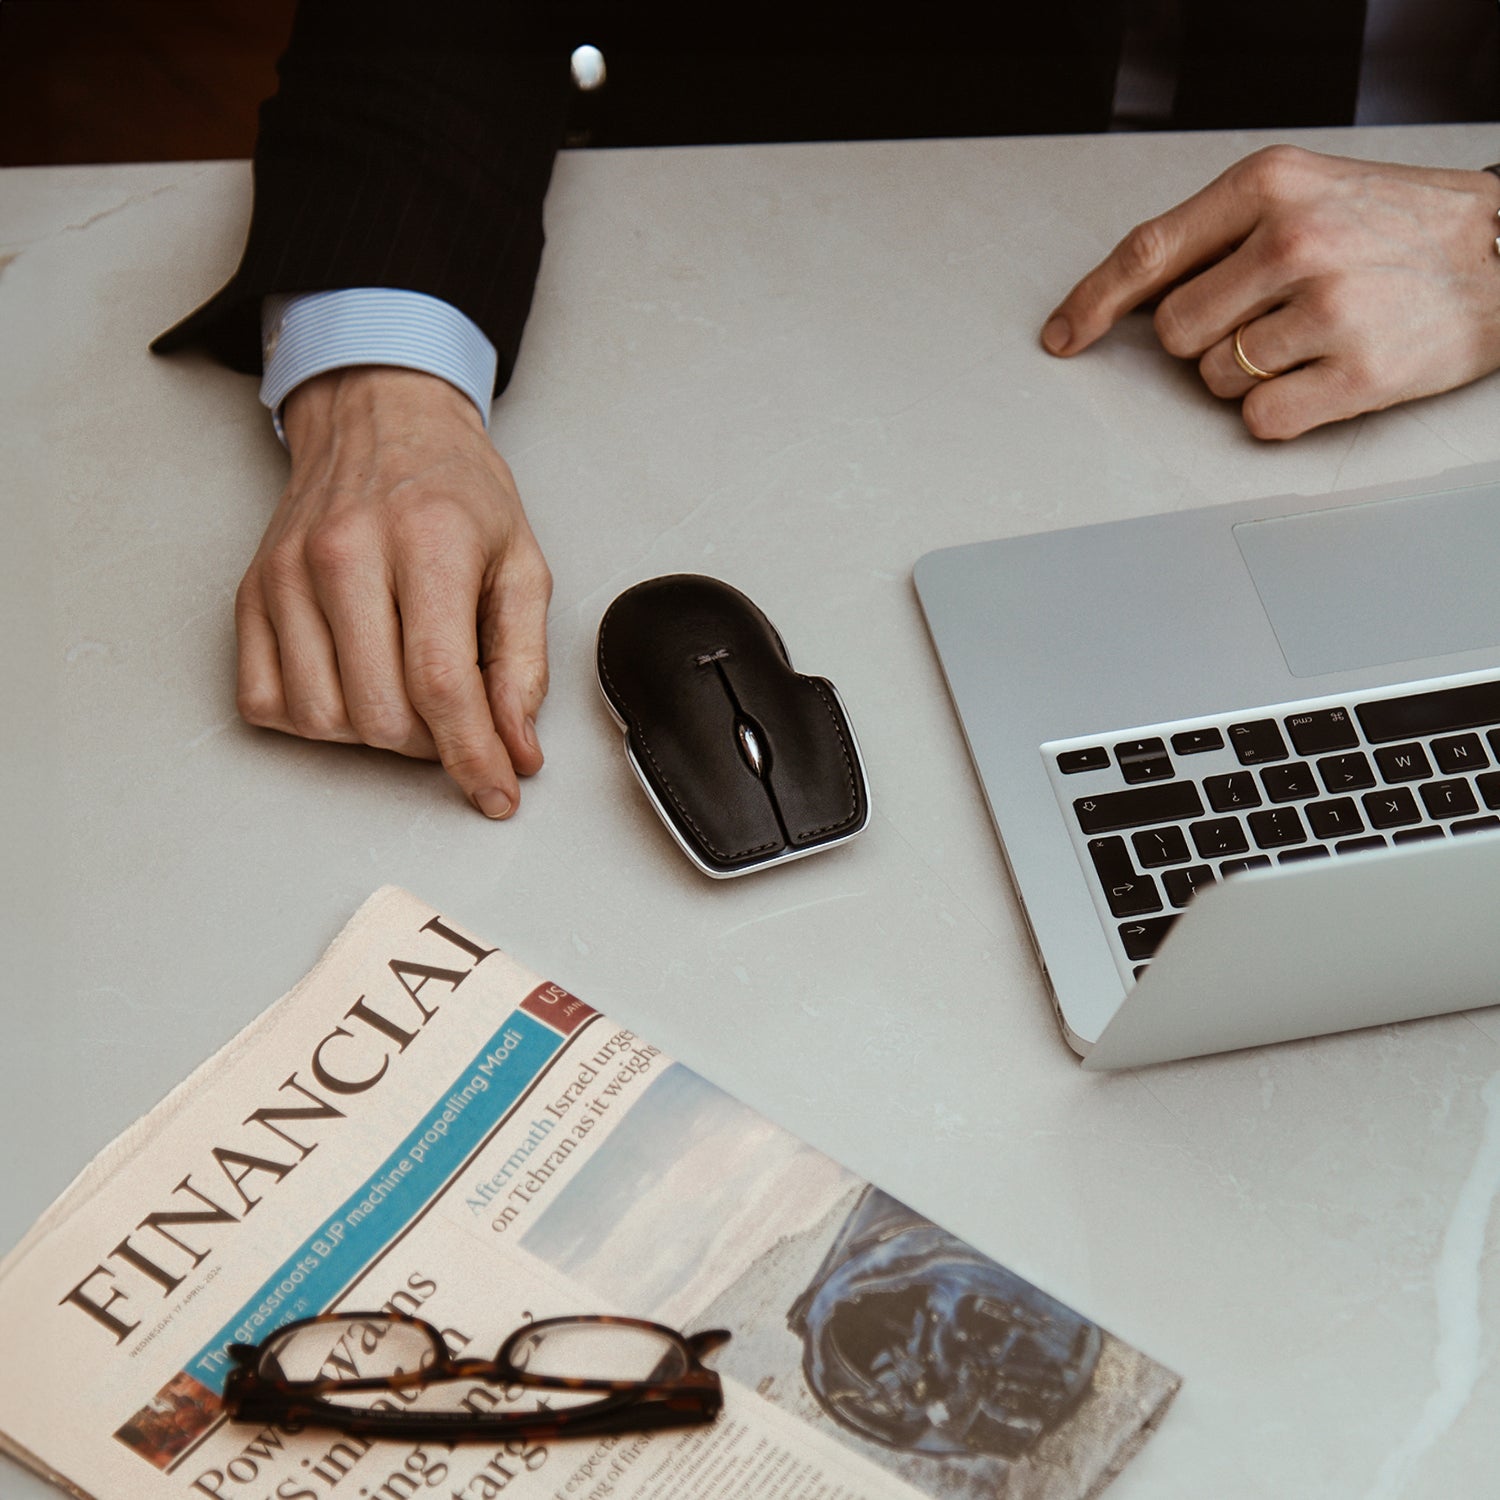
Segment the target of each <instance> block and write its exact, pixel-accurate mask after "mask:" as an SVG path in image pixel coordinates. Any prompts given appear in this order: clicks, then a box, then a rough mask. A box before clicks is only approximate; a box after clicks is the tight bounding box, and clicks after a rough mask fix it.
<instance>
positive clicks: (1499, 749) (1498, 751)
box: [1485, 729, 1500, 760]
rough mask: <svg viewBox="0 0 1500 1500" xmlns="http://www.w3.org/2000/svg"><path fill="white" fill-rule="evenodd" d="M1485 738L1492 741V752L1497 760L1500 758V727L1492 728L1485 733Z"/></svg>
mask: <svg viewBox="0 0 1500 1500" xmlns="http://www.w3.org/2000/svg"><path fill="white" fill-rule="evenodd" d="M1485 739H1487V740H1488V741H1489V742H1490V754H1491V755H1493V756H1494V757H1495V759H1496V760H1500V729H1492V730H1490V732H1489V733H1488V734H1487V735H1485Z"/></svg>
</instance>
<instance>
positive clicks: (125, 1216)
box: [0, 888, 1178, 1500]
mask: <svg viewBox="0 0 1500 1500" xmlns="http://www.w3.org/2000/svg"><path fill="white" fill-rule="evenodd" d="M379 1308H396V1309H399V1310H401V1311H404V1312H407V1313H413V1314H416V1315H417V1316H420V1317H422V1318H424V1319H426V1320H428V1321H429V1322H431V1323H433V1324H434V1325H435V1326H436V1327H437V1328H439V1329H441V1330H442V1336H443V1339H444V1341H445V1342H446V1343H447V1344H448V1346H449V1348H450V1350H452V1351H453V1352H454V1353H459V1352H463V1353H465V1354H470V1355H483V1356H485V1357H488V1356H491V1355H493V1354H494V1353H495V1351H496V1349H497V1348H498V1347H499V1345H500V1343H501V1341H502V1340H503V1339H504V1338H505V1336H506V1335H507V1334H508V1333H509V1332H510V1331H511V1330H513V1329H515V1328H517V1327H519V1326H521V1325H522V1324H523V1323H525V1322H527V1321H529V1320H531V1319H533V1318H542V1317H549V1316H554V1315H564V1314H578V1313H615V1314H622V1315H628V1316H634V1317H644V1318H650V1319H653V1320H655V1321H657V1322H661V1323H665V1324H668V1325H670V1326H673V1327H677V1328H681V1329H682V1330H683V1331H685V1332H694V1331H697V1330H698V1329H702V1328H708V1327H722V1328H726V1329H729V1330H730V1331H731V1333H732V1335H733V1336H732V1339H731V1341H730V1342H729V1343H728V1344H727V1345H726V1346H724V1347H723V1348H722V1349H719V1350H717V1351H716V1352H715V1353H714V1354H712V1355H711V1356H710V1363H711V1364H712V1365H713V1366H714V1367H715V1368H716V1369H718V1370H719V1371H720V1373H721V1374H722V1376H723V1380H724V1388H725V1408H724V1411H723V1412H722V1413H721V1414H720V1415H719V1417H718V1418H717V1419H716V1420H715V1421H714V1423H713V1424H712V1425H711V1426H707V1427H701V1428H692V1429H685V1430H679V1431H656V1432H651V1433H645V1432H643V1433H640V1434H638V1435H634V1436H632V1435H629V1434H626V1435H621V1436H609V1437H603V1438H600V1437H585V1438H572V1439H566V1438H564V1439H549V1440H548V1441H545V1442H538V1441H514V1440H512V1441H509V1442H505V1443H495V1442H494V1441H493V1440H492V1439H491V1440H489V1441H487V1442H486V1443H474V1442H466V1443H456V1444H448V1443H434V1442H425V1443H416V1442H409V1441H407V1442H402V1441H397V1440H395V1439H387V1438H382V1439H378V1440H371V1439H364V1438H351V1437H347V1436H341V1435H340V1434H338V1433H335V1432H330V1431H322V1432H319V1431H316V1430H313V1429H311V1428H309V1429H307V1430H305V1431H301V1432H298V1431H295V1430H289V1429H284V1428H281V1427H278V1426H276V1425H265V1424H246V1423H242V1422H236V1421H231V1420H229V1419H228V1418H227V1417H226V1416H225V1414H224V1412H223V1411H222V1409H221V1404H220V1397H221V1395H222V1392H223V1388H224V1378H225V1374H226V1369H227V1366H228V1360H227V1357H226V1355H225V1352H224V1350H225V1346H226V1345H227V1344H228V1343H230V1342H245V1343H255V1342H258V1341H260V1340H261V1339H263V1338H264V1337H266V1336H267V1335H268V1334H270V1333H271V1332H272V1331H273V1330H275V1329H277V1328H279V1327H280V1326H282V1325H284V1324H285V1323H287V1322H289V1321H291V1320H293V1319H296V1318H302V1317H307V1316H310V1315H312V1314H314V1313H321V1312H325V1311H336V1310H347V1311H368V1310H373V1309H379ZM997 1330H1001V1336H997V1333H996V1331H997ZM0 1331H3V1335H4V1339H5V1344H6V1348H7V1350H8V1351H9V1355H8V1357H9V1358H10V1359H11V1360H13V1361H15V1364H14V1365H13V1367H12V1368H13V1370H16V1371H19V1372H21V1375H22V1378H20V1379H12V1380H8V1381H7V1382H5V1383H4V1384H3V1386H0V1447H3V1449H4V1451H6V1452H8V1453H9V1454H10V1455H11V1456H12V1457H14V1458H17V1459H19V1460H20V1461H21V1462H22V1463H24V1464H27V1465H28V1466H30V1467H31V1468H33V1469H36V1470H37V1471H38V1472H41V1473H43V1474H45V1475H47V1476H48V1477H49V1478H50V1479H52V1480H53V1481H54V1482H55V1483H57V1484H58V1485H60V1486H62V1487H63V1488H65V1489H67V1490H69V1491H70V1492H72V1493H73V1494H75V1495H80V1496H88V1497H95V1500H148V1497H149V1500H154V1497H157V1496H173V1497H178V1500H327V1497H335V1500H342V1497H344V1496H349V1497H354V1496H358V1497H360V1500H410V1497H412V1496H414V1495H426V1494H429V1493H431V1494H434V1495H436V1496H443V1497H447V1496H452V1497H455V1500H494V1497H496V1496H498V1495H500V1494H502V1492H503V1493H504V1495H505V1496H506V1497H507V1500H516V1497H519V1500H645V1497H650V1500H687V1497H699V1496H702V1497H716V1500H771V1497H779V1496H788V1497H791V1496H795V1497H807V1500H887V1497H890V1500H896V1497H905V1500H909V1497H912V1496H918V1495H928V1496H943V1497H955V1500H966V1497H971V1496H1009V1497H1026V1500H1042V1497H1046V1500H1063V1497H1066V1500H1077V1497H1080V1496H1088V1495H1093V1494H1096V1493H1098V1491H1099V1490H1101V1489H1102V1488H1103V1487H1104V1485H1106V1484H1107V1483H1108V1482H1109V1479H1110V1478H1111V1477H1112V1476H1113V1475H1114V1474H1115V1473H1116V1472H1118V1470H1119V1468H1120V1466H1121V1465H1122V1464H1123V1463H1124V1462H1125V1461H1126V1460H1127V1459H1128V1457H1129V1456H1130V1454H1131V1453H1132V1452H1133V1451H1134V1450H1135V1448H1136V1447H1137V1446H1138V1445H1139V1444H1140V1442H1142V1441H1143V1440H1144V1438H1145V1437H1146V1436H1147V1435H1148V1433H1149V1432H1150V1430H1151V1429H1152V1427H1153V1426H1154V1425H1155V1423H1156V1422H1157V1421H1159V1420H1160V1418H1161V1416H1162V1414H1163V1413H1164V1411H1165V1409H1166V1407H1167V1404H1168V1403H1169V1402H1170V1400H1171V1398H1172V1396H1173V1394H1174V1393H1175V1391H1176V1389H1177V1385H1178V1380H1177V1378H1176V1377H1175V1376H1174V1375H1172V1374H1171V1373H1170V1372H1169V1371H1167V1370H1165V1369H1163V1368H1162V1367H1160V1366H1159V1365H1157V1364H1155V1363H1154V1362H1152V1361H1151V1360H1149V1359H1147V1358H1146V1357H1145V1356H1144V1355H1142V1354H1140V1353H1138V1352H1137V1351H1136V1350H1134V1349H1132V1348H1130V1347H1129V1346H1128V1345H1126V1344H1124V1343H1123V1342H1122V1341H1120V1340H1118V1339H1116V1338H1114V1337H1112V1336H1111V1335H1110V1334H1108V1333H1106V1332H1104V1331H1103V1330H1102V1329H1100V1328H1099V1327H1097V1326H1096V1325H1095V1324H1093V1323H1091V1322H1089V1321H1088V1320H1087V1319H1085V1318H1082V1317H1080V1316H1079V1315H1078V1314H1076V1313H1074V1312H1072V1311H1070V1310H1069V1309H1068V1308H1066V1307H1064V1306H1062V1305H1061V1304H1060V1303H1057V1302H1055V1301H1053V1300H1052V1299H1051V1298H1049V1297H1047V1296H1046V1295H1045V1294H1043V1293H1041V1292H1039V1291H1038V1290H1037V1289H1036V1288H1035V1287H1032V1286H1030V1285H1029V1284H1027V1283H1026V1282H1024V1281H1022V1280H1021V1279H1020V1278H1018V1277H1016V1276H1013V1275H1011V1274H1010V1273H1009V1272H1007V1271H1005V1270H1004V1269H1003V1268H1002V1267H1000V1266H998V1265H996V1264H995V1263H994V1262H993V1261H990V1260H988V1259H986V1258H985V1257H984V1256H982V1255H980V1254H979V1253H978V1252H977V1251H975V1250H973V1249H972V1248H971V1247H969V1246H967V1245H965V1244H964V1243H963V1242H962V1241H959V1240H957V1239H956V1238H954V1237H953V1236H951V1235H949V1234H947V1233H946V1232H945V1231H943V1230H941V1229H940V1228H938V1227H937V1226H936V1225H934V1224H932V1223H931V1222H930V1221H928V1220H925V1219H923V1218H921V1217H920V1216H919V1215H917V1214H915V1213H912V1212H911V1211H910V1210H909V1209H906V1208H905V1207H903V1206H902V1205H901V1204H899V1203H897V1202H896V1201H895V1200H894V1199H891V1198H889V1197H887V1196H886V1195H884V1194H882V1193H880V1192H878V1191H877V1190H876V1189H874V1188H872V1187H871V1186H869V1185H868V1184H866V1183H864V1182H862V1181H860V1180H858V1179H857V1178H855V1177H853V1176H852V1175H851V1174H850V1173H848V1172H847V1171H845V1170H844V1169H842V1168H841V1167H839V1166H837V1165H836V1164H835V1163H834V1162H832V1161H830V1160H829V1159H828V1158H827V1157H825V1156H823V1155H821V1154H820V1153H818V1152H816V1151H814V1150H813V1149H811V1148H810V1147H809V1146H807V1145H805V1144H804V1143H803V1142H801V1141H799V1140H797V1139H795V1138H794V1137H792V1136H790V1135H789V1134H788V1133H787V1132H785V1131H783V1130H781V1129H779V1128H778V1127H776V1126H775V1125H772V1124H771V1123H770V1122H768V1121H767V1120H765V1119H763V1118H762V1117H760V1116H758V1115H756V1114H755V1113H754V1112H753V1111H751V1110H749V1109H747V1108H745V1107H744V1106H743V1105H741V1104H739V1103H738V1102H736V1101H735V1100H733V1099H731V1098H729V1097H728V1096H727V1095H725V1094H724V1093H722V1092H721V1091H719V1090H717V1089H715V1088H713V1087H712V1086H711V1085H709V1084H708V1083H706V1082H705V1081H704V1080H703V1079H701V1078H699V1077H698V1076H697V1075H696V1074H693V1073H692V1072H690V1071H689V1070H688V1069H686V1068H684V1067H682V1066H681V1065H680V1064H674V1063H673V1062H672V1061H671V1060H670V1059H668V1058H667V1057H665V1056H663V1055H662V1054H661V1053H660V1052H659V1051H658V1050H657V1049H656V1048H655V1047H653V1046H651V1045H650V1043H648V1042H646V1041H644V1040H643V1039H641V1038H640V1037H638V1036H635V1035H633V1034H632V1033H631V1032H630V1031H628V1030H626V1029H625V1028H623V1027H621V1026H618V1025H615V1024H614V1023H612V1022H611V1021H610V1020H608V1019H607V1018H606V1017H605V1016H603V1015H601V1014H600V1013H599V1012H597V1011H595V1010H593V1009H591V1008H590V1007H589V1006H588V1005H586V1004H584V1003H583V1001H581V1000H579V999H577V998H575V997H574V996H573V995H571V994H569V993H567V992H566V991H565V990H563V989H561V988H560V987H559V986H557V985H555V984H549V983H546V982H545V981H543V980H540V979H538V978H537V977H536V976H535V975H533V974H531V973H529V972H527V971H526V970H525V969H524V968H522V967H521V966H520V965H519V964H517V963H515V962H514V961H513V960H512V959H510V958H509V957H507V956H506V955H505V954H504V953H503V952H501V951H499V950H498V949H496V948H495V947H493V946H492V945H490V944H489V943H487V942H484V941H481V940H480V939H478V938H476V937H474V936H472V935H471V934H469V933H468V932H466V931H464V930H462V929H461V928H460V927H459V926H458V925H457V924H456V923H454V922H453V921H451V920H449V919H448V918H447V917H445V916H444V915H442V914H440V913H438V912H436V911H434V910H433V909H432V908H430V907H428V906H426V905H424V904H423V903H422V902H420V901H419V900H417V899H416V898H415V897H413V896H411V895H409V894H407V893H406V892H404V891H400V890H397V889H394V888H386V889H384V890H382V891H379V892H377V893H376V895H375V896H373V897H372V898H371V899H370V900H369V901H368V902H366V903H365V905H364V906H363V907H362V908H361V909H360V911H359V912H358V913H357V914H356V915H355V917H354V918H353V919H352V920H351V921H350V923H349V924H348V926H347V927H346V928H345V929H344V931H343V932H342V933H341V934H340V935H339V937H338V938H337V939H336V940H335V941H334V943H333V944H332V945H331V947H330V948H329V950H328V952H327V953H326V954H325V955H324V956H323V958H322V959H321V961H320V962H319V963H318V964H317V966H316V967H315V968H314V969H313V971H312V972H311V973H310V974H309V975H308V976H307V977H306V978H305V979H304V980H303V981H302V982H301V983H300V984H299V985H298V986H297V987H296V988H295V989H293V990H292V991H291V993H290V994H288V995H287V996H285V997H284V998H283V999H282V1000H281V1001H279V1002H278V1003H277V1004H276V1005H274V1006H272V1007H271V1008H270V1009H269V1010H268V1011H266V1012H265V1014H264V1015H262V1016H261V1017H260V1019H259V1020H258V1021H256V1022H255V1023H253V1024H252V1025H251V1026H250V1027H248V1028H247V1029H246V1030H245V1031H244V1032H242V1033H241V1034H240V1035H239V1036H238V1037H236V1038H235V1039H234V1040H233V1041H232V1042H231V1043H230V1044H229V1045H228V1046H227V1047H225V1048H224V1049H223V1050H222V1051H220V1052H219V1053H218V1055H216V1056H215V1057H213V1058H212V1059H210V1061H208V1062H207V1063H205V1064H204V1065H203V1066H202V1067H201V1068H199V1069H198V1070H197V1072H195V1073H194V1074H193V1075H192V1077H190V1078H189V1079H188V1080H187V1081H186V1082H185V1083H183V1084H182V1085H180V1086H179V1087H178V1088H177V1089H176V1090H174V1091H173V1093H171V1094H170V1095H169V1096H168V1097H167V1098H166V1099H165V1100H164V1101H163V1102H162V1103H161V1104H159V1105H158V1106H157V1107H156V1108H155V1109H154V1110H153V1111H152V1112H151V1113H150V1114H149V1115H147V1116H146V1117H145V1118H144V1119H142V1120H140V1121H138V1122H137V1123H136V1124H135V1125H134V1126H133V1127H132V1128H131V1129H130V1130H129V1131H127V1132H126V1133H125V1134H124V1135H123V1136H122V1137H121V1138H120V1139H119V1140H117V1141H116V1142H115V1143H114V1144H113V1145H112V1146H110V1147H109V1148H108V1149H107V1150H106V1151H105V1152H104V1153H102V1154H101V1156H100V1157H99V1158H98V1159H97V1160H96V1161H95V1162H94V1163H93V1164H92V1165H90V1166H89V1167H88V1168H87V1169H86V1170H85V1171H84V1172H83V1173H82V1175H81V1176H80V1177H79V1178H78V1180H77V1181H76V1182H74V1183H73V1185H72V1186H71V1187H70V1188H69V1189H68V1191H67V1192H66V1193H65V1194H64V1195H63V1197H62V1198H61V1199H60V1200H59V1201H58V1202H57V1203H55V1204H54V1205H53V1206H52V1208H51V1209H49V1210H48V1212H47V1213H46V1214H45V1215H44V1216H43V1218H42V1220H41V1222H40V1223H38V1224H37V1225H36V1227H35V1228H34V1229H33V1230H32V1231H31V1233H30V1234H29V1235H28V1236H27V1237H26V1238H25V1240H24V1241H23V1242H22V1243H21V1244H20V1245H19V1246H18V1247H17V1248H16V1249H15V1251H14V1252H13V1253H12V1254H11V1255H10V1256H8V1257H7V1258H6V1260H5V1261H4V1262H3V1264H0ZM981 1334H982V1335H983V1336H980V1335H981ZM420 1399H422V1400H426V1399H427V1396H426V1395H425V1394H424V1396H422V1397H421V1398H420ZM488 1399H489V1400H490V1401H491V1402H493V1400H494V1399H495V1398H494V1397H493V1396H490V1397H489V1398H488Z"/></svg>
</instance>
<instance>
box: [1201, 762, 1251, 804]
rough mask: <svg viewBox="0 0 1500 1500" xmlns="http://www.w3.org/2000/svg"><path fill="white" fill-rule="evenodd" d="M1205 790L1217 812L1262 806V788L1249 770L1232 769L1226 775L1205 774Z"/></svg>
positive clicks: (1209, 802)
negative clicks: (1257, 784)
mask: <svg viewBox="0 0 1500 1500" xmlns="http://www.w3.org/2000/svg"><path fill="white" fill-rule="evenodd" d="M1203 790H1204V791H1205V792H1207V793H1208V805H1209V806H1210V807H1211V808H1213V810H1214V811H1215V812H1239V811H1240V810H1241V809H1242V808H1247V807H1259V806H1260V788H1259V787H1258V786H1256V784H1255V777H1254V776H1252V775H1251V774H1250V772H1249V771H1231V772H1229V774H1228V775H1226V776H1205V777H1204V779H1203Z"/></svg>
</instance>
